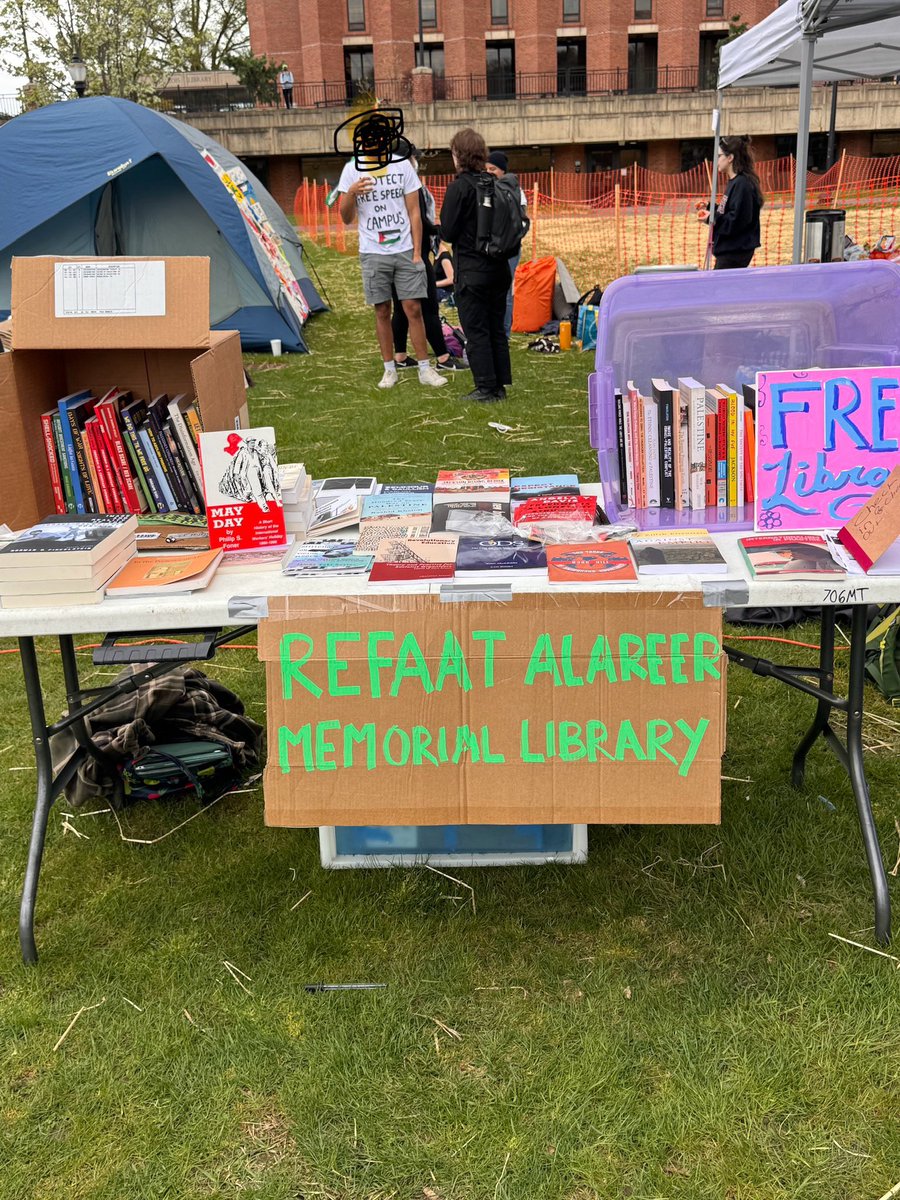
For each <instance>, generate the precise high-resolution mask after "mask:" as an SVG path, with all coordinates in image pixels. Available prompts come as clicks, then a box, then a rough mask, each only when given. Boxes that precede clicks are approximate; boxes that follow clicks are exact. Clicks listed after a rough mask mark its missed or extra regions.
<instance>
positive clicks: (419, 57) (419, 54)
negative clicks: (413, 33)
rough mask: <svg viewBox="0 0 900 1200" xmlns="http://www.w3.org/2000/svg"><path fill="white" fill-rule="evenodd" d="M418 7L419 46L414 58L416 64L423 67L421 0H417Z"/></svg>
mask: <svg viewBox="0 0 900 1200" xmlns="http://www.w3.org/2000/svg"><path fill="white" fill-rule="evenodd" d="M418 9H419V47H418V51H417V53H416V58H417V60H418V61H417V62H416V66H417V67H424V66H425V22H424V20H423V17H422V0H418Z"/></svg>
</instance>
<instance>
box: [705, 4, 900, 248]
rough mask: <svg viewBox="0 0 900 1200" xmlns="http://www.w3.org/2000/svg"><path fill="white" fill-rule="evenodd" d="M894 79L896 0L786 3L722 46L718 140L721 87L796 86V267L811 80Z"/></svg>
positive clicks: (898, 23) (899, 44)
mask: <svg viewBox="0 0 900 1200" xmlns="http://www.w3.org/2000/svg"><path fill="white" fill-rule="evenodd" d="M897 74H900V3H897V0H785V3H783V4H782V5H780V7H779V8H777V9H776V10H775V11H774V12H773V13H770V15H769V16H768V17H765V18H764V19H763V20H762V21H760V22H759V23H758V24H757V25H754V26H753V27H752V28H751V29H748V30H747V32H746V33H742V34H741V36H740V37H738V38H735V39H734V41H733V42H727V43H726V44H725V45H724V46H723V47H722V49H721V52H720V54H719V78H718V88H719V93H720V94H719V102H718V104H717V106H716V117H715V119H714V129H715V133H716V141H717V142H718V114H719V112H720V110H721V92H722V91H723V90H724V89H725V88H727V87H762V86H766V85H770V86H776V87H777V86H781V87H799V92H800V111H799V115H798V121H797V183H796V188H795V191H794V262H800V258H801V250H802V245H803V220H804V213H805V209H806V171H807V161H808V145H809V114H810V107H811V101H812V85H813V83H814V82H833V81H835V80H838V81H840V80H846V79H879V78H881V77H882V76H885V75H897Z"/></svg>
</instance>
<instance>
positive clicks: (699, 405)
mask: <svg viewBox="0 0 900 1200" xmlns="http://www.w3.org/2000/svg"><path fill="white" fill-rule="evenodd" d="M650 387H651V393H650V394H649V395H642V394H641V392H640V391H639V389H638V388H637V387H636V386H635V384H634V383H633V382H631V381H629V382H628V384H627V385H626V390H625V393H624V394H623V393H622V392H616V399H615V403H616V440H617V451H618V466H619V484H620V495H621V499H622V504H623V505H627V506H628V507H630V508H671V509H690V510H694V511H696V510H699V509H706V508H720V509H721V508H727V509H738V510H740V511H741V515H742V510H743V506H744V504H746V503H749V502H751V501H752V500H753V498H754V482H753V481H754V464H755V448H756V441H755V419H756V388H755V387H753V386H751V385H749V384H746V385H744V386H743V388H742V391H741V394H738V392H737V391H735V389H734V388H732V387H729V386H728V385H727V384H719V385H718V386H717V387H715V388H707V387H705V386H704V385H703V384H702V383H700V382H699V381H698V380H696V379H692V378H690V377H686V378H682V379H679V380H678V383H677V386H675V387H673V386H672V385H671V384H670V383H669V382H668V380H666V379H653V380H651V384H650Z"/></svg>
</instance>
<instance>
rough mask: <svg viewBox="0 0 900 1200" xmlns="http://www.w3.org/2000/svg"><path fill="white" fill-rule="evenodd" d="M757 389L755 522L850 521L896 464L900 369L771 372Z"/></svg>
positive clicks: (768, 526) (806, 524)
mask: <svg viewBox="0 0 900 1200" xmlns="http://www.w3.org/2000/svg"><path fill="white" fill-rule="evenodd" d="M757 389H758V391H757V404H756V413H757V419H756V428H757V434H756V443H757V457H756V502H755V511H754V518H755V524H756V528H757V529H760V530H765V531H768V532H774V531H776V530H782V529H784V530H788V529H830V528H838V527H839V526H841V525H844V524H845V523H846V522H847V521H848V520H849V519H850V518H851V517H852V516H853V514H854V513H855V512H856V511H857V509H859V508H860V507H861V506H862V505H863V504H865V502H866V501H867V500H868V499H869V497H870V496H872V494H873V493H874V492H876V491H877V490H878V488H880V487H881V485H882V484H883V483H884V481H885V480H886V479H887V477H888V475H889V474H890V473H891V470H892V469H893V467H894V465H895V464H896V462H897V456H898V452H900V412H898V405H900V371H898V369H897V368H896V367H851V368H848V369H846V370H828V371H767V372H765V373H761V374H759V375H757Z"/></svg>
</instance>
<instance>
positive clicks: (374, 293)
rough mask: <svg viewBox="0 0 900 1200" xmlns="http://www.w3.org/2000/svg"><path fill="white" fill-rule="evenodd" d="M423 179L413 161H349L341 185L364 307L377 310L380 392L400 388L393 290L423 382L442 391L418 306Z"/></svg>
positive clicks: (423, 285)
mask: <svg viewBox="0 0 900 1200" xmlns="http://www.w3.org/2000/svg"><path fill="white" fill-rule="evenodd" d="M420 186H421V185H420V183H419V178H418V176H417V175H416V173H415V171H414V170H413V168H412V167H411V166H410V164H409V162H407V161H406V160H399V161H397V160H395V161H392V162H390V163H388V164H387V166H385V167H377V166H376V167H373V168H371V169H367V170H365V171H361V170H359V168H358V167H357V166H356V163H355V162H352V161H351V162H348V163H347V165H346V166H345V167H344V169H343V171H342V172H341V178H340V182H339V183H338V188H337V190H338V193H339V195H340V213H341V220H342V221H343V222H344V224H345V225H350V224H352V222H353V218H354V217H356V219H357V222H358V226H359V265H360V270H361V272H362V282H363V293H364V295H365V298H366V303H367V304H369V305H371V306H372V308H374V310H375V331H376V333H377V335H378V345H379V348H380V350H381V359H382V362H383V363H384V374H383V375H382V377H381V381H380V383H379V384H378V386H379V387H380V388H391V387H394V385H395V384H396V383H397V379H398V376H397V364H396V362H395V361H394V339H393V334H392V331H391V298H392V293H391V288H392V287H393V288H395V289H396V293H397V297H398V299H399V300H400V301H401V303H402V304H403V311H404V312H405V313H406V316H407V319H408V321H409V337H410V340H411V342H412V344H413V350H414V351H415V355H416V360H417V362H418V364H419V372H418V374H419V382H420V383H423V384H426V385H427V386H428V387H443V386H444V384H445V383H446V382H447V379H446V377H445V376H443V375H440V374H438V372H437V371H436V370H435V369H434V367H433V366H432V365H431V363H430V362H429V359H428V342H427V340H426V338H425V325H424V323H423V321H422V305H421V303H420V301H421V300H422V298H423V297H424V296H426V295H427V294H428V280H427V276H426V273H425V264H424V262H423V261H422V252H421V248H422V214H421V212H420V209H419V195H418V193H419V188H420Z"/></svg>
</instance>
